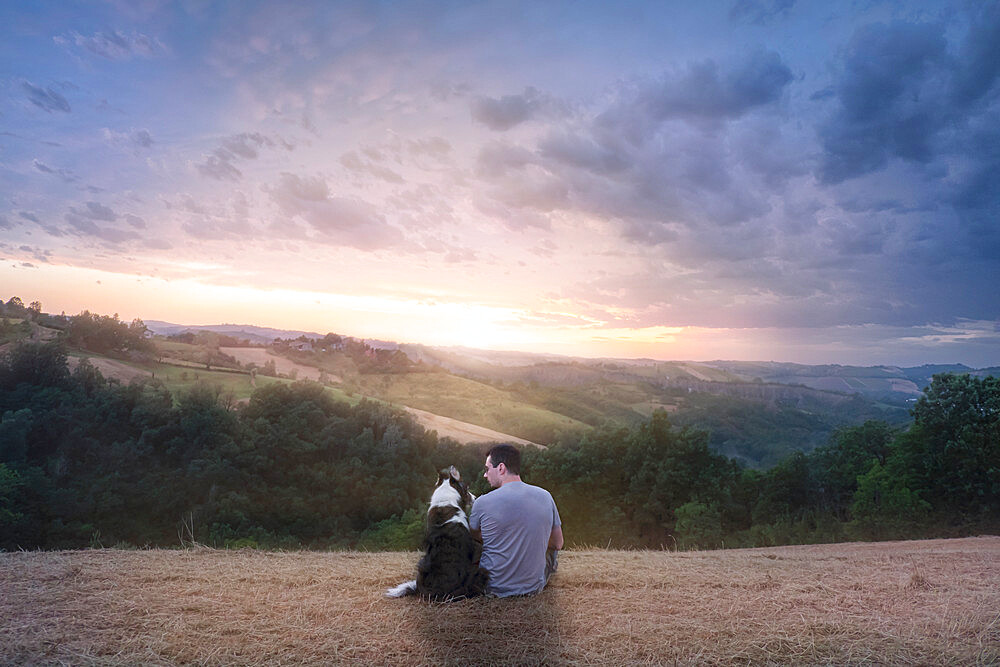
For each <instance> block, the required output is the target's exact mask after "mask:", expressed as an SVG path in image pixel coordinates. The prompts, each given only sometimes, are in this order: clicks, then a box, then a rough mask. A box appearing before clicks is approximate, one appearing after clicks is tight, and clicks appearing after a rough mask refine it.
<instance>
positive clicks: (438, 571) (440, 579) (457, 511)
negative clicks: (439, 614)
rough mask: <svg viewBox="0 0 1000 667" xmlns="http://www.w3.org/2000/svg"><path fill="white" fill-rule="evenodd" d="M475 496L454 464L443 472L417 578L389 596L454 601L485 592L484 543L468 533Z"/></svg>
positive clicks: (439, 478) (389, 590)
mask: <svg viewBox="0 0 1000 667" xmlns="http://www.w3.org/2000/svg"><path fill="white" fill-rule="evenodd" d="M475 499H476V497H475V496H474V495H472V494H471V493H469V487H468V486H467V485H465V484H463V483H462V481H461V478H460V475H459V473H458V470H457V469H456V468H455V466H451V467H449V468H445V469H444V470H442V471H441V472H440V475H439V477H438V485H437V488H436V489H434V495H433V496H431V504H430V507H429V508H428V509H427V532H426V534H425V536H424V544H423V550H424V555H423V557H422V558H421V559H420V562H419V563H417V578H416V579H415V580H413V581H407V582H406V583H402V584H400V585H399V586H396V587H395V588H390V589H388V590H387V591H386V592H385V594H386V595H387V596H388V597H393V598H399V597H403V596H405V595H419V596H421V597H423V598H427V599H430V600H454V599H458V598H466V597H473V596H476V595H483V594H484V593H485V592H486V582H487V579H488V578H489V574H488V573H487V572H486V570H484V569H482V568H481V567H479V556H480V554H481V553H482V545H480V543H479V542H478V541H476V540H475V539H474V538H473V537H472V533H470V532H469V519H468V516H467V515H466V513H465V511H466V509H471V507H472V503H473V501H474V500H475Z"/></svg>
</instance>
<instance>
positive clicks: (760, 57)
mask: <svg viewBox="0 0 1000 667" xmlns="http://www.w3.org/2000/svg"><path fill="white" fill-rule="evenodd" d="M792 79H793V76H792V71H791V69H789V67H788V65H786V64H785V63H784V62H783V61H782V59H781V56H780V55H779V54H777V53H775V52H774V51H765V50H760V49H759V50H755V51H752V52H750V53H748V54H747V55H746V56H745V57H743V58H741V59H739V60H738V61H736V62H731V63H728V64H725V65H720V64H719V63H717V62H716V61H714V60H710V59H709V60H702V61H698V62H691V63H688V64H687V65H686V66H685V67H682V68H680V69H678V70H675V71H671V72H668V73H667V74H665V75H664V76H663V77H662V78H661V79H660V80H659V81H658V82H655V83H652V84H645V85H642V86H640V87H638V89H637V90H636V91H635V92H634V93H632V94H629V93H626V94H625V95H623V99H622V102H621V103H620V104H618V105H616V106H613V107H612V108H610V109H609V110H608V111H606V112H604V113H603V114H601V116H600V117H599V118H598V125H599V126H601V127H604V128H606V129H607V130H609V131H612V132H615V133H617V134H620V135H621V136H622V137H624V138H627V139H628V140H629V141H630V142H631V143H633V144H638V143H641V142H643V141H645V140H647V139H648V138H649V137H650V136H651V135H652V134H653V133H655V132H656V130H657V129H658V128H659V127H660V125H661V123H663V122H664V121H667V120H670V119H681V120H686V121H689V122H695V123H713V122H719V121H724V120H732V119H735V118H739V117H741V116H743V115H745V114H747V113H749V112H750V111H752V110H753V109H755V108H758V107H762V106H764V105H767V104H771V103H773V102H775V101H777V100H778V99H779V98H780V97H781V95H782V93H783V91H784V89H785V87H786V86H787V85H788V84H789V83H791V81H792Z"/></svg>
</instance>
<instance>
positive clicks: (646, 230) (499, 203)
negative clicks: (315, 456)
mask: <svg viewBox="0 0 1000 667" xmlns="http://www.w3.org/2000/svg"><path fill="white" fill-rule="evenodd" d="M998 78H1000V2H995V1H978V0H977V1H974V2H965V1H962V2H958V1H955V2H925V1H920V0H905V1H899V2H896V1H878V0H858V1H857V2H851V1H844V2H833V3H829V2H805V1H804V0H705V1H703V2H696V3H692V2H687V1H684V2H680V1H676V2H674V1H664V2H628V1H624V2H615V3H609V2H587V1H585V0H577V1H573V2H538V1H537V0H535V1H532V2H523V3H519V2H513V1H507V2H470V1H462V2H448V1H439V2H347V1H345V2H335V1H327V0H323V1H316V2H309V1H307V0H304V1H302V2H283V3H278V2H252V1H249V0H246V1H243V0H241V1H238V2H208V1H199V0H190V1H187V2H165V1H163V2H161V1H158V0H121V1H116V2H85V3H79V2H72V1H67V0H58V1H55V2H46V1H44V0H38V1H33V2H30V3H26V2H18V1H14V0H0V298H3V299H5V300H6V299H9V298H10V297H11V296H15V295H16V296H19V297H20V298H21V299H23V301H24V302H25V303H28V302H29V301H35V300H38V301H40V302H41V303H42V307H43V310H45V311H46V312H56V313H58V312H66V313H67V314H76V313H79V312H81V311H83V310H85V309H86V310H90V311H92V312H97V313H101V314H112V313H117V314H118V315H119V316H120V317H121V318H122V319H124V320H131V319H132V318H142V319H145V320H166V321H170V322H175V323H180V324H219V323H242V324H256V325H261V326H274V327H279V328H285V329H301V330H307V331H315V332H318V333H326V332H336V333H341V334H346V335H353V336H358V337H368V338H378V339H383V340H395V341H399V342H416V343H427V344H431V345H465V346H470V347H481V348H489V349H510V350H526V351H536V352H549V353H557V354H569V355H578V356H588V357H648V358H653V359H674V360H681V359H683V360H702V361H705V360H713V359H742V360H761V361H767V360H773V361H791V362H799V363H811V364H818V363H840V364H859V365H876V364H893V365H906V366H910V365H919V364H924V363H965V364H968V365H970V366H974V367H985V366H996V365H1000V288H998V284H1000V224H998V213H1000V83H998Z"/></svg>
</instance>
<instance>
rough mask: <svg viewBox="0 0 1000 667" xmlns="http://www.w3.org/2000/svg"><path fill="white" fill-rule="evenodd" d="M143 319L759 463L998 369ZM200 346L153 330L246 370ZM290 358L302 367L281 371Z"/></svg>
mask: <svg viewBox="0 0 1000 667" xmlns="http://www.w3.org/2000/svg"><path fill="white" fill-rule="evenodd" d="M146 325H147V327H149V329H150V330H151V331H153V332H155V333H158V334H162V335H176V334H182V333H185V332H190V333H195V334H199V335H200V334H204V333H205V332H214V333H216V334H225V335H227V336H230V337H233V338H236V339H243V340H247V341H250V342H251V344H253V345H257V346H261V349H260V350H259V352H260V353H263V352H264V349H263V348H264V347H267V348H268V349H267V354H268V355H271V356H269V357H267V358H268V359H272V358H273V361H274V362H275V363H276V364H277V366H276V368H275V369H274V372H277V373H278V374H284V375H285V376H287V377H300V378H302V377H313V378H317V377H318V378H320V379H321V381H322V382H324V383H325V384H327V385H328V386H329V387H330V388H331V390H336V391H342V392H344V393H345V394H344V395H346V396H369V397H373V398H377V399H380V400H384V401H389V402H392V403H394V404H396V405H400V406H407V407H409V408H414V409H417V410H424V411H427V412H430V413H433V414H436V415H440V416H442V417H445V418H451V419H456V420H460V421H462V422H466V423H468V424H471V425H474V426H476V427H480V428H485V429H491V430H494V431H499V432H503V433H510V434H513V435H515V436H518V437H522V438H525V439H529V440H532V441H534V442H539V443H544V444H552V443H554V442H557V441H559V439H560V438H561V437H563V436H565V435H569V434H574V433H575V434H579V433H581V432H582V431H585V430H587V429H593V428H600V427H602V426H606V425H610V426H634V425H636V424H638V423H640V422H642V421H643V420H645V419H647V418H648V417H649V416H650V415H651V414H652V413H653V411H655V410H658V409H662V410H666V411H667V412H668V413H670V419H671V421H673V422H674V423H675V424H678V425H685V426H691V427H694V428H698V429H703V430H705V431H707V432H708V434H709V442H710V445H711V446H712V448H713V449H714V450H716V451H718V452H721V453H724V454H726V455H727V456H729V457H731V458H735V459H738V460H740V461H742V462H743V463H745V464H746V465H749V466H751V467H758V468H767V467H769V466H771V465H774V464H775V463H777V462H778V461H779V460H781V459H782V458H783V457H785V456H786V455H788V454H789V453H791V452H794V451H804V452H808V451H811V450H812V449H814V448H816V447H817V446H819V445H822V444H825V443H826V442H827V441H828V440H829V438H830V436H831V435H832V434H833V433H834V432H835V431H836V429H838V428H841V427H843V426H850V425H856V424H861V423H863V422H864V421H865V420H868V419H876V420H883V421H886V422H888V423H890V424H893V425H897V426H905V424H907V423H908V422H909V420H910V415H909V408H910V407H911V406H912V405H913V403H914V402H915V400H916V399H917V398H918V397H919V396H920V394H921V392H922V390H923V387H925V386H926V385H927V384H928V383H929V382H930V379H931V377H932V376H933V375H934V374H935V373H942V372H957V373H970V374H973V375H989V374H995V373H994V371H995V370H996V369H979V370H977V369H970V368H968V367H966V366H962V365H936V366H931V365H928V366H920V367H914V368H899V367H895V366H872V367H858V366H840V365H817V366H810V365H804V364H792V363H780V362H753V361H712V362H702V363H699V362H691V361H657V360H652V359H588V358H582V357H567V356H561V355H554V354H534V353H529V352H513V351H491V350H477V349H473V348H465V347H432V346H427V345H420V344H413V343H395V342H390V341H377V340H371V339H364V340H363V341H362V340H360V339H357V338H352V337H349V336H343V335H337V334H319V333H315V332H307V331H298V330H287V329H275V328H270V327H258V326H253V325H246V324H242V325H241V324H220V325H200V326H186V325H177V324H171V323H168V322H161V321H155V320H154V321H149V322H147V323H146ZM328 336H329V337H330V340H334V341H337V342H334V343H333V344H332V345H331V344H325V345H322V346H315V345H302V344H297V343H295V344H282V345H278V346H277V347H275V346H274V345H273V343H274V341H275V340H276V339H278V338H280V339H282V340H284V341H286V342H287V341H295V340H301V339H303V338H304V339H307V340H313V341H316V340H320V339H326V338H327V337H328ZM206 342H207V344H206ZM198 343H199V344H196V345H189V344H182V343H179V342H173V341H164V340H162V339H161V340H158V341H157V347H158V349H159V354H160V355H161V356H164V357H165V358H166V357H169V358H172V359H174V361H173V363H187V364H192V365H195V366H197V365H202V366H205V365H207V364H209V363H211V364H213V365H215V366H216V367H219V366H225V365H226V364H228V363H230V361H231V362H232V364H235V366H234V368H235V369H240V370H242V372H247V368H248V366H246V365H245V363H246V360H243V361H242V362H239V361H237V360H236V358H235V357H233V354H234V352H233V350H231V349H225V350H221V351H220V350H219V349H218V347H217V344H216V347H215V348H214V349H213V348H212V344H211V342H210V339H209V340H207V341H206V340H200V341H198ZM220 352H225V354H220ZM263 358H264V357H261V359H263ZM282 359H284V360H285V361H282ZM227 360H229V361H227ZM232 364H230V365H232ZM289 364H291V365H297V366H296V368H298V369H299V372H298V373H297V374H291V375H290V374H289V372H288V371H287V369H286V370H282V369H284V368H285V367H286V366H289ZM257 365H258V366H259V365H260V363H258V364H257ZM574 437H575V436H574Z"/></svg>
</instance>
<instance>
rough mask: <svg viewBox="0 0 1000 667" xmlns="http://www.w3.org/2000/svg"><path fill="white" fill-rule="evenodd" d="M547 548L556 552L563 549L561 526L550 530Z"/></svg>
mask: <svg viewBox="0 0 1000 667" xmlns="http://www.w3.org/2000/svg"><path fill="white" fill-rule="evenodd" d="M548 548H549V549H555V550H556V551H558V550H559V549H562V548H563V534H562V526H554V527H553V528H552V533H551V534H550V535H549V546H548Z"/></svg>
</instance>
